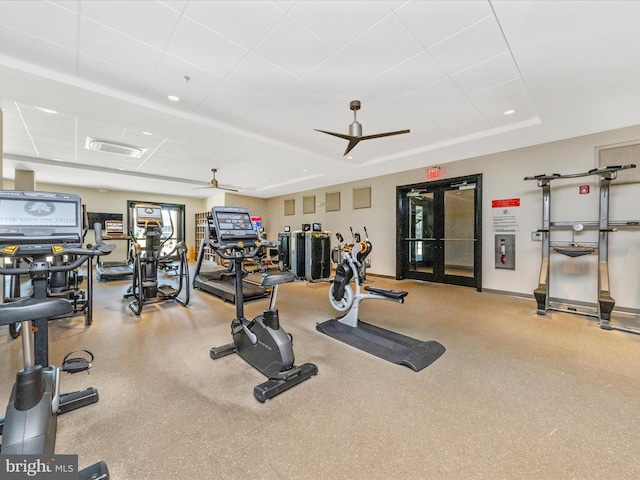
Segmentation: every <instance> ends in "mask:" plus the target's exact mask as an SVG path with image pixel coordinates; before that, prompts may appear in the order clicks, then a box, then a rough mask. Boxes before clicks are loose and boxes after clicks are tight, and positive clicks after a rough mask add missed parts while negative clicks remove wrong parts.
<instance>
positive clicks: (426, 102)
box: [404, 78, 464, 112]
mask: <svg viewBox="0 0 640 480" xmlns="http://www.w3.org/2000/svg"><path fill="white" fill-rule="evenodd" d="M463 97H464V95H463V94H462V92H461V91H460V89H459V88H458V86H457V85H456V84H455V83H453V81H452V80H451V79H449V78H446V79H444V80H440V81H439V82H436V83H433V84H431V85H427V86H426V87H423V88H421V89H419V90H416V91H415V92H412V93H410V94H409V95H405V97H404V98H405V100H406V101H407V102H409V103H411V104H412V105H413V106H414V107H415V108H416V109H417V110H419V111H421V112H426V111H429V110H433V109H435V108H438V107H440V106H442V105H445V104H447V103H450V102H453V101H455V100H458V99H460V98H463Z"/></svg>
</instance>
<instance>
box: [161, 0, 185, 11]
mask: <svg viewBox="0 0 640 480" xmlns="http://www.w3.org/2000/svg"><path fill="white" fill-rule="evenodd" d="M159 1H160V3H163V4H165V5H166V6H168V7H170V8H173V9H174V10H176V11H177V12H180V13H182V12H183V11H184V9H185V8H186V6H187V5H188V4H189V0H159Z"/></svg>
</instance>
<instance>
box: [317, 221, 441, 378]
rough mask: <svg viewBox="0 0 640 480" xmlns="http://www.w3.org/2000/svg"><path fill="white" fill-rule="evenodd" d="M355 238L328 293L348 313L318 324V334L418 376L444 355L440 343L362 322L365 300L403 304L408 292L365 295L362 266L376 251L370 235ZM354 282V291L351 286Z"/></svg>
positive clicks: (382, 290) (371, 290)
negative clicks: (320, 333)
mask: <svg viewBox="0 0 640 480" xmlns="http://www.w3.org/2000/svg"><path fill="white" fill-rule="evenodd" d="M365 233H366V228H365ZM352 234H353V230H352ZM336 236H337V237H338V240H339V241H340V242H342V241H343V240H344V239H343V238H342V235H340V234H339V233H337V234H336ZM353 237H354V243H353V245H345V246H342V248H341V251H342V256H343V258H342V263H340V264H339V265H338V267H337V268H336V275H335V277H334V279H333V280H332V283H331V288H330V289H329V302H330V303H331V306H332V307H333V308H335V309H336V310H337V311H339V312H346V311H347V310H349V312H348V313H347V314H345V315H343V316H342V317H338V318H334V319H330V320H327V321H325V322H322V323H319V324H317V325H316V330H318V331H319V332H322V333H324V334H326V335H329V336H330V337H333V338H335V339H336V340H340V341H341V342H344V343H347V344H349V345H351V346H353V347H356V348H359V349H360V350H364V351H365V352H368V353H371V354H373V355H376V356H378V357H380V358H383V359H385V360H388V361H390V362H393V363H397V364H401V365H405V366H407V367H409V368H411V369H412V370H414V371H416V372H417V371H420V370H422V369H423V368H425V367H427V366H429V365H431V363H433V362H434V361H436V360H437V359H438V358H439V357H440V356H441V355H442V354H443V353H444V351H445V348H444V347H443V346H442V345H441V344H440V343H438V342H435V341H429V342H423V341H421V340H416V339H413V338H411V337H407V336H405V335H401V334H399V333H396V332H392V331H390V330H386V329H384V328H380V327H376V326H374V325H371V324H368V323H365V322H361V321H360V320H359V318H358V313H359V310H360V304H361V303H362V302H363V301H364V300H389V301H392V302H396V303H404V298H405V297H406V296H407V295H408V294H409V292H406V291H403V290H390V289H386V288H377V287H372V286H366V287H364V290H365V292H366V293H364V292H362V290H361V284H362V282H363V281H364V278H363V277H364V268H363V266H364V264H365V262H366V259H367V256H368V255H369V254H370V253H371V250H372V248H373V247H372V244H371V242H370V241H369V238H368V235H367V238H365V240H364V241H363V240H360V235H359V234H358V233H356V234H353ZM352 280H353V281H354V284H355V289H352V288H351V286H350V283H351V281H352Z"/></svg>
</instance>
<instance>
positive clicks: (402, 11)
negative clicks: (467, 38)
mask: <svg viewBox="0 0 640 480" xmlns="http://www.w3.org/2000/svg"><path fill="white" fill-rule="evenodd" d="M394 13H395V15H397V17H398V18H399V19H400V20H401V21H402V23H404V24H405V25H406V26H407V28H408V29H409V30H410V31H411V32H412V33H413V35H415V36H416V38H417V39H418V40H419V41H420V43H421V44H422V45H423V46H424V48H427V49H428V48H431V47H433V46H434V45H435V44H437V43H439V42H441V41H443V40H445V39H447V38H448V37H450V36H452V35H455V34H456V33H458V32H460V31H461V30H464V29H465V28H468V27H470V26H471V25H473V24H474V23H476V22H479V21H480V20H482V19H483V18H486V17H488V16H490V15H493V12H492V10H491V5H490V3H489V2H488V1H487V0H468V1H451V0H443V1H434V0H430V1H428V2H424V1H418V2H405V3H403V4H402V5H401V6H400V7H399V8H398V9H396V10H395V11H394Z"/></svg>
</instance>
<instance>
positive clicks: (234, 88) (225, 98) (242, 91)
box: [194, 80, 267, 123]
mask: <svg viewBox="0 0 640 480" xmlns="http://www.w3.org/2000/svg"><path fill="white" fill-rule="evenodd" d="M266 99H267V97H266V96H265V95H263V94H261V93H258V92H254V91H251V90H249V89H247V88H246V87H243V86H242V85H238V84H237V83H235V82H231V81H230V80H223V81H222V82H220V83H219V84H218V85H217V86H216V88H215V89H214V90H213V91H212V92H211V93H210V94H209V96H208V97H207V98H206V99H204V101H203V102H202V103H201V104H200V105H198V107H197V108H196V109H195V110H194V113H196V114H198V115H202V116H204V117H208V118H211V119H213V120H217V121H221V122H231V123H237V122H238V121H239V120H240V119H241V118H242V117H244V116H245V115H247V114H248V113H249V112H251V111H252V110H253V109H254V108H256V105H259V104H261V103H262V102H264V101H265V100H266Z"/></svg>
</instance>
